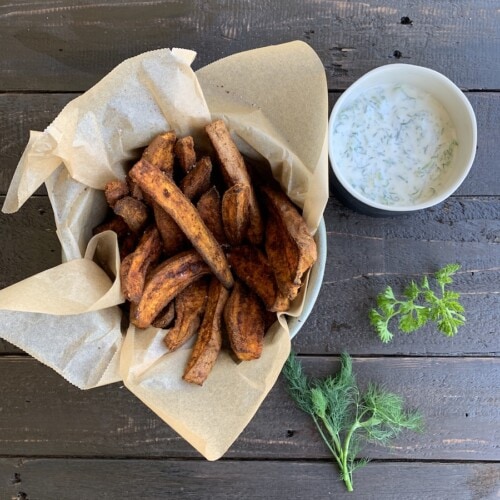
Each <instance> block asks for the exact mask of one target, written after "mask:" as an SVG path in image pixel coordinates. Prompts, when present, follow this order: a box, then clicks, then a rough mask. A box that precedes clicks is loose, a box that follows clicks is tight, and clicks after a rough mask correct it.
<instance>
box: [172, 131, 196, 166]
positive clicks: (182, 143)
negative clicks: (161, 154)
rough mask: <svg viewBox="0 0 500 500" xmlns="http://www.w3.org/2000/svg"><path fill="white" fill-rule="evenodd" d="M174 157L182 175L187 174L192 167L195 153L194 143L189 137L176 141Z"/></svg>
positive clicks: (194, 161)
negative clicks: (182, 172) (177, 161)
mask: <svg viewBox="0 0 500 500" xmlns="http://www.w3.org/2000/svg"><path fill="white" fill-rule="evenodd" d="M175 156H176V157H177V159H178V160H179V164H180V166H181V168H182V170H183V171H184V173H186V174H187V173H188V172H189V171H190V170H191V169H192V168H193V167H194V165H195V163H196V153H195V151H194V141H193V138H192V137H191V136H190V135H188V136H186V137H182V138H181V139H178V140H177V142H176V143H175Z"/></svg>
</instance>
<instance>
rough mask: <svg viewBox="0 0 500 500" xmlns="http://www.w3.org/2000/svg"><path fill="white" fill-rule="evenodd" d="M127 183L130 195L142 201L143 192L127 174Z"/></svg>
mask: <svg viewBox="0 0 500 500" xmlns="http://www.w3.org/2000/svg"><path fill="white" fill-rule="evenodd" d="M127 185H128V189H129V192H130V196H132V198H135V199H136V200H139V201H143V200H144V194H143V192H142V191H141V188H140V187H139V186H138V185H137V184H136V183H135V182H134V181H133V180H132V179H131V178H130V177H129V176H128V175H127Z"/></svg>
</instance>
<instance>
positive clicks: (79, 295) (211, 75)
mask: <svg viewBox="0 0 500 500" xmlns="http://www.w3.org/2000/svg"><path fill="white" fill-rule="evenodd" d="M194 57H195V53H194V52H192V51H189V50H184V49H172V50H168V49H161V50H157V51H153V52H147V53H144V54H141V55H139V56H136V57H134V58H131V59H128V60H126V61H124V62H123V63H122V64H120V65H119V66H117V67H116V68H115V69H114V70H113V71H111V72H110V73H109V74H108V75H107V76H105V77H104V78H103V79H102V80H101V81H100V82H99V83H97V84H96V85H95V86H94V87H93V88H92V89H90V90H89V91H87V92H86V93H85V94H83V95H82V96H80V97H78V98H76V99H74V100H73V101H71V102H70V103H69V104H68V105H67V106H66V107H65V108H64V109H63V110H62V112H61V113H60V114H59V115H58V117H57V118H56V119H55V120H54V122H53V123H52V124H51V125H50V126H49V127H48V128H47V129H46V130H45V131H44V132H43V133H41V132H32V133H31V135H30V140H29V143H28V145H27V147H26V149H25V152H24V154H23V156H22V158H21V160H20V162H19V165H18V167H17V170H16V172H15V175H14V178H13V180H12V184H11V186H10V188H9V192H8V194H7V197H6V200H5V204H4V207H3V211H4V212H6V213H11V212H15V211H17V210H18V209H19V208H20V207H21V205H22V204H23V203H24V202H25V201H26V200H27V199H28V198H29V197H30V196H31V195H32V194H33V193H34V192H35V191H36V189H37V188H38V187H39V186H40V185H41V184H42V183H43V182H45V183H46V186H47V191H48V194H49V197H50V201H51V204H52V207H53V210H54V216H55V221H56V227H57V234H58V237H59V239H60V241H61V246H62V257H63V264H61V265H59V266H56V267H55V268H53V269H49V270H47V271H45V272H43V273H40V274H37V275H36V276H33V277H31V278H28V279H26V280H24V281H22V282H20V283H17V284H15V285H12V286H11V287H8V288H6V289H4V290H1V291H0V318H1V320H2V322H1V324H2V327H1V331H0V336H1V337H3V338H4V339H6V340H7V341H9V342H11V343H13V344H14V345H16V346H18V347H20V348H21V349H23V350H25V351H26V352H27V353H29V354H31V355H32V356H33V357H35V358H36V359H38V360H39V361H41V362H42V363H45V364H47V365H48V366H50V367H52V368H53V369H54V370H56V371H57V372H58V373H60V374H61V375H62V376H64V377H65V378H66V379H67V380H68V381H70V382H71V383H73V384H75V385H77V386H78V387H80V388H82V389H88V388H91V387H96V386H98V385H103V384H107V383H111V382H115V381H118V380H120V379H122V380H123V382H124V384H125V385H126V386H127V388H128V389H129V390H130V391H132V392H133V393H134V394H135V395H136V396H137V397H138V398H140V399H141V400H142V401H143V402H144V403H145V404H146V405H148V406H149V407H150V408H151V409H152V410H153V411H155V412H156V413H157V414H158V415H159V416H160V417H161V418H162V419H163V420H164V421H165V422H167V423H168V424H169V425H170V426H171V427H172V428H173V429H175V430H176V431H177V432H178V433H179V434H180V435H181V436H183V437H184V438H185V439H186V440H187V441H189V442H190V443H191V445H192V446H194V447H195V448H196V449H197V450H198V451H199V452H200V453H201V454H203V455H204V456H205V457H206V458H207V459H209V460H215V459H217V458H219V457H221V456H222V455H223V454H224V453H225V452H226V450H227V449H228V448H229V447H230V446H231V444H232V443H233V442H234V440H235V439H236V438H237V437H238V435H239V434H240V433H241V431H242V430H243V429H244V428H245V426H246V425H247V423H248V422H249V421H250V420H251V418H252V417H253V415H254V414H255V412H256V411H257V409H258V408H259V405H260V403H261V402H262V400H263V399H264V398H265V396H266V395H267V393H268V392H269V390H270V389H271V388H272V386H273V385H274V383H275V381H276V379H277V377H278V375H279V373H280V371H281V368H282V366H283V363H284V362H285V360H286V358H287V356H288V353H289V350H290V338H289V334H288V328H287V324H286V320H285V318H284V317H283V316H282V317H280V318H279V322H276V323H275V325H274V326H273V327H272V328H271V329H270V331H269V332H268V333H267V335H266V339H265V346H264V351H263V355H262V357H261V359H259V360H258V361H253V362H246V363H240V364H235V363H234V362H233V361H232V360H231V359H230V357H229V356H228V355H227V354H226V353H222V354H221V356H220V357H219V359H218V360H217V363H216V366H215V368H214V370H213V371H212V373H211V374H210V377H209V378H208V380H207V381H206V382H205V384H204V385H203V387H198V386H193V385H190V384H187V383H185V382H183V381H182V379H181V375H182V372H183V368H184V365H185V363H186V360H187V357H188V356H189V352H190V348H191V345H188V346H185V347H184V348H182V349H181V350H179V351H177V352H174V353H169V352H168V351H167V349H166V348H165V347H164V344H163V343H162V338H163V336H164V332H163V331H161V330H157V329H154V328H150V329H148V330H146V331H136V330H135V328H134V327H130V328H129V329H128V331H127V333H126V335H125V336H124V337H123V336H122V333H121V331H120V319H121V313H120V309H119V308H118V307H117V305H118V304H120V303H121V302H123V297H122V295H121V292H120V284H119V279H118V278H115V279H114V280H112V279H110V278H109V275H111V276H116V275H117V274H116V271H117V269H118V266H119V258H118V251H117V244H116V236H115V235H114V233H111V232H106V233H103V234H101V235H98V236H96V237H94V238H92V239H91V230H92V227H94V226H95V225H96V224H97V223H98V222H100V221H101V220H102V218H103V217H104V214H105V210H106V205H105V202H104V197H103V195H102V191H101V190H102V188H103V187H104V185H105V183H106V182H107V181H109V180H111V179H115V178H123V177H124V175H125V166H126V165H127V162H129V161H130V160H132V159H134V158H136V157H137V151H138V149H139V148H142V147H144V146H145V145H146V144H147V143H149V142H150V140H151V139H152V138H153V137H154V136H155V135H156V134H157V133H159V132H161V131H164V130H167V129H169V128H173V129H175V131H176V132H177V134H178V136H183V135H188V134H191V135H194V136H195V140H198V141H200V140H201V141H203V140H204V139H203V136H202V133H201V131H202V128H203V126H204V125H205V124H206V123H209V122H210V121H211V120H213V119H216V118H223V119H224V120H225V121H226V123H227V124H228V126H229V128H230V130H231V132H232V133H233V135H234V137H235V139H236V141H237V144H238V146H239V148H240V149H241V151H242V152H243V153H244V154H246V155H247V156H248V157H249V158H251V159H255V160H261V159H263V158H265V159H266V160H267V161H268V162H269V163H270V165H271V168H272V170H273V175H274V176H275V178H276V179H278V180H279V181H280V183H281V185H282V186H283V187H284V189H285V190H286V191H287V192H288V194H289V196H290V197H291V198H292V200H293V201H295V202H296V203H297V204H298V205H299V206H301V207H303V211H304V217H305V219H306V222H307V224H308V227H309V228H310V230H311V231H312V232H314V231H315V230H316V228H317V227H318V224H319V221H320V219H321V216H322V213H323V210H324V207H325V205H326V202H327V199H328V163H327V162H328V160H327V119H328V117H327V112H328V98H327V88H326V79H325V74H324V69H323V65H322V63H321V61H320V60H319V59H318V57H317V56H316V54H315V53H314V52H313V51H312V49H311V48H310V47H309V46H307V45H306V44H304V43H302V42H291V43H288V44H283V45H278V46H271V47H265V48H262V49H256V50H252V51H248V52H243V53H239V54H235V55H233V56H230V57H227V58H225V59H222V60H220V61H217V62H215V63H213V64H211V65H209V66H206V67H204V68H202V69H201V70H199V71H198V72H197V73H196V74H195V73H194V72H193V71H192V69H191V67H190V65H191V63H192V61H193V59H194ZM303 296H304V293H301V296H300V297H299V298H298V300H297V301H295V303H294V304H293V308H292V310H291V311H290V314H292V315H299V314H300V312H301V310H302V301H303Z"/></svg>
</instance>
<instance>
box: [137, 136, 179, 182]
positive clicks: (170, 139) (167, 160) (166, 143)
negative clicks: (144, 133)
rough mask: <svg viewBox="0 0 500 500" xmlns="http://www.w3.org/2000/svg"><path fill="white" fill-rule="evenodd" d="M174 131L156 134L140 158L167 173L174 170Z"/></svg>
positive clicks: (171, 172) (169, 173)
mask: <svg viewBox="0 0 500 500" xmlns="http://www.w3.org/2000/svg"><path fill="white" fill-rule="evenodd" d="M174 147H175V132H174V131H173V130H169V131H168V132H165V133H164V134H160V135H157V136H156V137H155V138H154V139H153V140H152V141H151V143H150V144H149V146H148V147H147V148H146V149H145V151H144V153H143V154H142V158H144V159H145V160H146V161H148V162H149V163H151V165H154V166H155V167H157V168H159V169H160V170H162V171H163V172H165V173H167V174H168V175H170V176H171V175H172V174H173V172H174Z"/></svg>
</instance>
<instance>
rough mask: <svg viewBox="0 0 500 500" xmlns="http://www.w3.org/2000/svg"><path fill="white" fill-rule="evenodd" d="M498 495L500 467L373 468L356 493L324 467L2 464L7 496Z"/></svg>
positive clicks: (80, 499) (1, 491)
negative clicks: (350, 490)
mask: <svg viewBox="0 0 500 500" xmlns="http://www.w3.org/2000/svg"><path fill="white" fill-rule="evenodd" d="M402 484H404V491H403V490H402V488H401V485H402ZM499 493H500V465H498V464H455V463H451V464H444V463H439V464H428V463H397V462H396V463H380V462H377V463H370V464H368V465H367V466H366V467H365V468H363V469H360V470H359V471H357V472H355V476H354V494H353V493H347V492H346V490H345V487H344V485H343V483H342V482H341V481H340V480H339V478H338V474H337V471H336V470H335V469H334V466H333V465H332V464H330V463H322V462H320V463H301V462H295V461H291V462H276V461H266V462H247V461H233V460H224V461H219V462H212V463H207V462H202V461H197V460H196V461H193V460H191V461H185V460H184V461H183V460H154V461H148V460H102V459H101V460H85V459H73V460H67V459H0V497H2V498H5V499H7V498H9V499H10V498H12V499H16V498H27V499H31V498H33V499H37V500H38V499H40V500H44V499H54V498H64V499H65V500H87V499H95V498H100V499H101V498H102V499H104V498H105V499H109V500H111V499H120V500H122V499H124V500H125V499H131V500H135V499H137V498H148V499H156V498H167V499H169V498H175V499H176V500H183V499H196V500H212V499H214V498H216V499H224V500H231V499H232V500H236V499H238V500H242V499H249V500H250V499H251V500H274V499H279V498H287V499H301V500H302V499H304V498H319V499H324V498H335V499H337V498H346V499H347V498H352V497H353V495H355V498H359V499H374V498H383V499H384V500H402V499H404V500H422V499H423V498H432V499H433V500H445V499H446V500H448V499H450V498H453V499H454V500H470V499H473V500H488V499H490V500H492V499H494V498H498V497H497V495H498V494H499ZM22 494H24V495H26V496H25V497H23V496H22Z"/></svg>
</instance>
